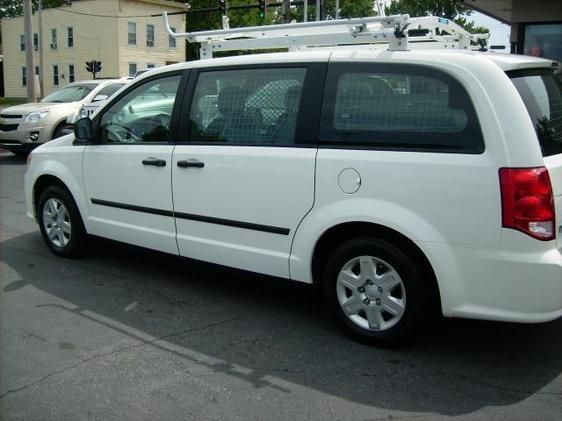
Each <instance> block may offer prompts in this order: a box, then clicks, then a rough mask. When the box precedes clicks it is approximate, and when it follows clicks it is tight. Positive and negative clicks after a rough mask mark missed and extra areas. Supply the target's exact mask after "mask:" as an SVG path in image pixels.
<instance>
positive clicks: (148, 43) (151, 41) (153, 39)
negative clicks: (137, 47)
mask: <svg viewBox="0 0 562 421" xmlns="http://www.w3.org/2000/svg"><path fill="white" fill-rule="evenodd" d="M148 28H152V34H151V35H152V37H151V38H149V31H148ZM155 45H156V28H155V27H154V25H153V24H152V23H147V24H146V46H147V47H154V46H155Z"/></svg>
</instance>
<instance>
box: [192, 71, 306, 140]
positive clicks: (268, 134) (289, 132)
mask: <svg viewBox="0 0 562 421" xmlns="http://www.w3.org/2000/svg"><path fill="white" fill-rule="evenodd" d="M305 73H306V70H305V69H295V68H271V69H243V70H225V71H216V72H204V73H201V75H200V76H199V80H198V82H197V88H196V89H195V95H194V97H193V103H192V106H191V113H190V126H191V136H190V139H191V141H192V142H198V141H199V142H229V143H249V144H284V143H293V142H294V139H295V129H296V124H297V115H298V109H299V103H300V98H301V92H302V86H303V82H304V77H305Z"/></svg>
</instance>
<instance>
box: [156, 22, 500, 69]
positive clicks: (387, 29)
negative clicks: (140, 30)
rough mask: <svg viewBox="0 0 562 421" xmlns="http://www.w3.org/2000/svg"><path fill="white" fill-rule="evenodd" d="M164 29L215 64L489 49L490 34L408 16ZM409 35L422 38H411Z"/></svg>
mask: <svg viewBox="0 0 562 421" xmlns="http://www.w3.org/2000/svg"><path fill="white" fill-rule="evenodd" d="M162 15H163V19H164V27H165V28H166V30H167V32H168V34H169V35H170V36H171V37H173V38H185V39H186V40H187V41H188V42H191V43H196V42H198V43H201V48H200V57H201V58H202V59H208V58H212V57H213V54H214V53H216V52H221V51H235V50H265V49H288V50H289V51H295V50H304V49H310V48H319V47H336V46H337V47H341V46H349V45H357V44H363V45H364V44H367V45H377V44H378V45H381V46H382V47H384V48H387V49H388V50H390V51H406V50H409V49H414V48H415V49H417V48H460V49H471V48H473V47H472V44H477V45H478V48H480V49H482V48H485V46H486V42H487V39H488V37H489V34H471V33H469V32H467V31H466V30H465V29H463V28H462V27H460V26H459V25H457V24H456V23H454V22H452V21H451V20H449V19H443V18H439V17H435V16H426V17H419V18H410V16H409V15H393V16H375V17H367V18H354V19H338V20H325V21H315V22H301V23H288V24H278V25H263V26H252V27H246V28H233V29H219V30H209V31H198V32H183V33H176V32H173V31H172V30H171V28H170V24H169V21H168V14H167V13H166V12H163V13H162ZM410 30H415V31H416V33H420V32H421V33H423V35H421V36H420V35H415V36H413V35H409V33H408V32H409V31H410Z"/></svg>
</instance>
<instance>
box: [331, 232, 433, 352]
mask: <svg viewBox="0 0 562 421" xmlns="http://www.w3.org/2000/svg"><path fill="white" fill-rule="evenodd" d="M326 262H328V263H327V264H326V266H325V268H324V271H323V274H322V283H323V287H324V292H325V295H326V299H327V302H328V305H329V306H330V308H331V309H332V311H333V312H334V314H335V317H336V320H337V321H338V323H339V324H340V325H341V326H342V327H343V328H344V330H345V331H346V332H347V333H348V334H350V335H352V336H353V337H354V338H355V339H358V340H360V341H363V342H368V343H372V344H376V345H393V344H397V343H400V342H403V341H405V340H408V339H410V338H412V337H413V336H414V335H415V334H416V333H417V332H419V331H420V330H421V328H422V327H423V325H424V322H425V318H426V314H427V313H428V312H427V307H428V294H427V293H426V291H427V288H426V287H425V284H426V282H425V279H424V273H425V271H424V270H423V268H421V267H419V265H418V264H416V263H415V262H414V261H413V260H412V259H410V258H409V257H408V255H407V254H406V253H404V252H403V251H402V250H401V249H400V248H399V247H397V246H395V245H394V244H392V243H390V242H388V241H386V240H384V239H378V238H372V237H361V238H356V239H353V240H349V241H347V242H345V243H343V244H342V245H340V246H339V247H337V248H336V249H335V250H334V252H333V253H332V254H331V255H330V256H329V257H328V259H327V260H326ZM428 317H429V316H428Z"/></svg>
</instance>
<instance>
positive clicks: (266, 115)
mask: <svg viewBox="0 0 562 421" xmlns="http://www.w3.org/2000/svg"><path fill="white" fill-rule="evenodd" d="M323 71H324V66H323V65H321V64H317V65H313V66H308V65H298V64H297V65H279V66H271V67H267V68H263V67H262V68H256V67H237V68H234V69H206V70H204V71H199V72H194V73H193V74H192V76H191V78H190V83H189V85H190V89H188V96H189V100H186V101H184V102H185V103H186V104H188V103H189V104H190V106H189V107H187V109H186V110H185V116H186V117H185V118H182V120H184V121H186V122H188V124H186V126H187V127H185V132H184V131H182V135H183V134H184V133H185V138H186V139H187V141H186V142H183V143H179V144H178V145H177V146H176V149H175V151H174V156H173V160H172V190H173V200H174V211H175V218H176V226H177V241H178V247H179V252H180V254H181V255H183V256H188V257H191V258H195V259H199V260H204V261H208V262H213V263H220V264H222V265H227V266H231V267H236V268H240V269H245V270H251V271H255V272H259V273H265V274H269V275H274V276H281V277H289V255H290V251H291V242H292V239H293V236H294V233H295V231H296V229H297V227H298V225H299V223H300V222H301V221H302V219H303V218H304V216H305V215H306V213H307V212H308V211H309V210H310V209H311V208H312V206H313V203H314V165H315V158H316V146H315V141H314V140H315V138H316V133H315V131H316V129H317V126H318V121H317V118H318V116H319V112H318V113H317V111H316V110H318V111H319V110H320V102H319V101H320V97H321V95H320V92H319V90H320V89H321V84H320V81H322V80H323V78H322V77H321V76H322V72H323ZM305 110H306V112H305ZM180 136H181V135H180ZM180 138H181V137H180Z"/></svg>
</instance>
